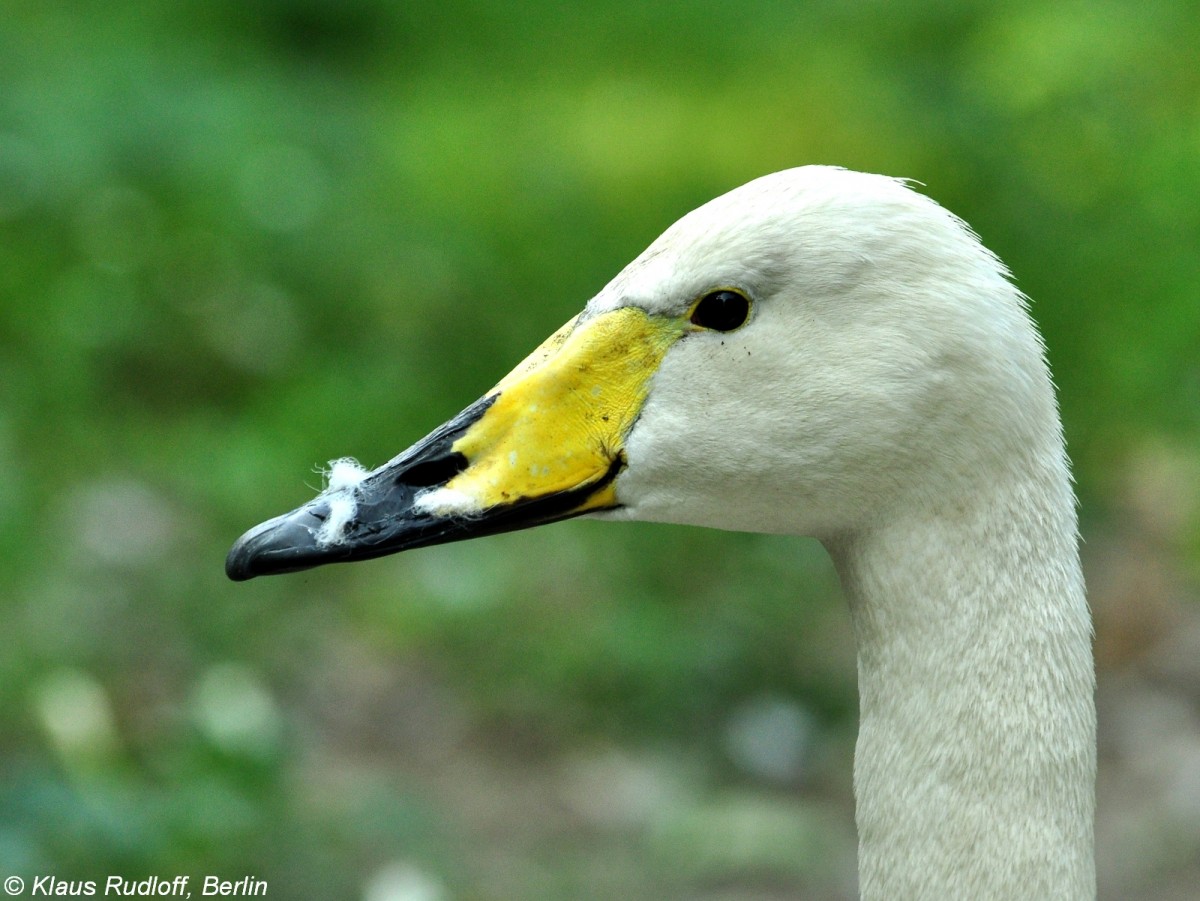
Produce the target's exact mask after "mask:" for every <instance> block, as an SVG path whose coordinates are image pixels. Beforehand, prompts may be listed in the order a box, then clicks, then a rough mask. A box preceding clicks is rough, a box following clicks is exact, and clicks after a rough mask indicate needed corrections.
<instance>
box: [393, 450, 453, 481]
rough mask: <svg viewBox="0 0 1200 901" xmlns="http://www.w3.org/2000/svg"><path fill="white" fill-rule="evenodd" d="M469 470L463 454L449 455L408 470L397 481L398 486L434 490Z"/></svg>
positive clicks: (426, 461)
mask: <svg viewBox="0 0 1200 901" xmlns="http://www.w3.org/2000/svg"><path fill="white" fill-rule="evenodd" d="M466 468H467V458H466V457H464V456H463V455H462V454H458V453H455V454H449V455H447V456H445V457H439V458H437V459H436V460H425V461H424V462H422V463H418V464H416V465H415V466H412V467H410V468H409V469H406V470H405V471H404V472H402V473H401V474H400V475H399V476H398V477H397V479H396V482H397V484H400V485H409V486H411V487H413V488H432V487H433V486H435V485H444V484H446V482H449V481H450V480H451V479H452V478H454V477H455V476H456V475H458V474H459V473H460V472H462V471H463V470H464V469H466Z"/></svg>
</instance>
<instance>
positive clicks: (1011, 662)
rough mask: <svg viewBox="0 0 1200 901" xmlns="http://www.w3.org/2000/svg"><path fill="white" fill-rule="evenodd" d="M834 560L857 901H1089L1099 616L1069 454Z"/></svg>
mask: <svg viewBox="0 0 1200 901" xmlns="http://www.w3.org/2000/svg"><path fill="white" fill-rule="evenodd" d="M1060 456H1061V454H1060ZM964 498H969V501H965V500H964ZM830 550H831V552H832V554H833V556H834V559H835V562H836V563H837V566H838V569H839V572H840V574H841V577H842V580H843V582H844V583H845V586H846V590H847V593H848V596H849V598H850V602H851V608H852V616H853V621H854V628H855V634H856V640H857V643H858V667H859V691H860V705H861V706H860V717H861V719H860V731H859V740H858V748H857V753H856V758H855V794H856V817H857V820H858V829H859V843H860V844H859V869H860V880H861V890H862V896H863V898H880V899H882V898H956V897H957V898H965V897H972V898H985V897H986V898H994V899H1008V898H1013V899H1016V898H1035V897H1036V898H1071V899H1077V898H1078V899H1083V898H1094V896H1095V866H1094V860H1093V837H1092V833H1093V825H1092V822H1093V812H1094V783H1095V706H1094V699H1093V691H1094V667H1093V662H1092V649H1091V619H1090V614H1089V612H1088V608H1087V603H1086V600H1085V597H1084V587H1083V579H1082V576H1081V574H1080V570H1079V558H1078V548H1077V537H1076V522H1075V507H1074V498H1073V496H1072V493H1071V489H1070V485H1069V481H1068V477H1067V475H1066V465H1065V461H1063V460H1061V459H1059V460H1056V461H1055V462H1054V464H1053V465H1050V466H1045V467H1042V469H1041V470H1039V469H1038V468H1037V467H1036V466H1035V465H1033V464H1030V466H1028V467H1024V468H1023V469H1022V471H1021V472H1020V473H1019V474H1017V475H1013V476H1010V477H1008V478H1006V479H1005V478H1002V479H1000V480H998V481H997V482H996V484H994V485H993V486H992V487H991V488H989V489H985V490H981V489H980V488H979V486H978V485H976V486H974V487H973V489H972V490H971V491H970V492H964V493H963V495H962V496H960V497H957V498H954V497H944V498H942V499H940V500H938V501H937V502H935V503H930V504H927V505H923V506H920V507H916V508H914V509H913V510H912V511H911V512H910V513H909V515H906V516H900V517H895V518H894V519H893V520H892V521H891V522H890V523H889V524H888V525H887V526H885V527H882V528H879V529H876V530H873V531H870V532H867V533H863V534H860V535H857V536H855V537H854V538H853V539H849V540H846V541H844V542H840V543H832V544H831V547H830Z"/></svg>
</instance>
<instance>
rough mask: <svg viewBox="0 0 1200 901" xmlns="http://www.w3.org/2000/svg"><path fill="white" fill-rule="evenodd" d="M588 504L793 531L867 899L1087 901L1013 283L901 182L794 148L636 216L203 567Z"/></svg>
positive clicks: (442, 531)
mask: <svg viewBox="0 0 1200 901" xmlns="http://www.w3.org/2000/svg"><path fill="white" fill-rule="evenodd" d="M579 515H590V516H593V517H601V518H605V519H611V520H651V521H660V522H673V523H687V524H693V525H701V526H710V527H716V528H721V529H734V530H748V531H756V532H771V533H787V534H795V535H809V536H815V537H816V538H818V539H819V540H820V541H821V542H822V543H823V544H824V546H825V547H826V549H827V550H828V552H829V554H830V555H831V557H832V559H833V561H834V564H835V566H836V569H837V571H838V575H839V578H840V580H841V582H842V585H843V587H844V591H845V594H846V596H847V597H848V600H849V608H850V613H851V616H852V620H853V627H854V634H855V641H856V645H857V653H858V676H859V694H860V727H859V735H858V742H857V746H856V752H855V760H854V789H855V804H856V810H855V814H856V824H857V828H858V836H859V855H858V860H859V888H860V892H861V894H862V897H863V898H869V899H889V901H892V899H938V901H942V899H950V898H964V899H965V898H970V899H985V898H986V899H1018V898H1019V899H1033V898H1037V899H1049V898H1054V899H1081V898H1093V897H1094V896H1095V865H1094V852H1093V812H1094V795H1095V789H1094V784H1095V766H1096V751H1095V748H1096V745H1095V705H1094V700H1093V690H1094V665H1093V660H1092V649H1091V639H1092V626H1091V619H1090V614H1089V611H1088V606H1087V602H1086V599H1085V594H1084V584H1083V578H1082V575H1081V572H1080V567H1079V556H1078V542H1077V525H1076V512H1075V498H1074V494H1073V490H1072V486H1071V477H1070V472H1069V465H1068V462H1067V458H1066V455H1065V450H1064V445H1063V438H1062V429H1061V425H1060V420H1059V415H1058V409H1057V401H1056V399H1055V394H1054V389H1053V385H1052V383H1051V380H1050V375H1049V371H1048V368H1047V364H1046V361H1045V354H1044V348H1043V345H1042V342H1041V339H1040V337H1039V335H1038V333H1037V331H1036V328H1035V326H1034V324H1033V322H1032V320H1031V319H1030V317H1029V315H1028V312H1027V309H1026V300H1025V298H1024V296H1023V295H1022V294H1021V293H1020V292H1019V291H1018V290H1017V289H1016V288H1015V287H1014V285H1013V284H1012V282H1011V280H1010V276H1009V273H1008V271H1007V270H1006V269H1005V267H1004V266H1003V264H1002V263H1001V262H1000V261H999V260H998V259H997V258H996V257H995V256H994V255H993V254H992V253H991V252H989V251H988V250H987V249H985V248H984V246H983V245H982V244H981V243H980V241H979V240H978V238H977V237H976V236H975V234H974V233H973V232H972V231H971V230H970V229H969V227H968V226H967V225H966V224H965V223H963V222H962V221H961V220H960V219H958V218H957V217H955V216H954V215H953V214H951V213H949V212H947V211H946V210H945V209H943V208H942V207H941V206H939V205H938V204H936V203H935V202H934V201H932V200H931V199H929V198H927V197H925V196H924V195H922V194H920V193H918V192H917V191H915V190H913V188H912V187H911V186H910V184H909V183H908V182H905V181H903V180H899V179H894V178H890V177H884V176H879V175H869V174H864V173H858V172H852V171H848V170H844V169H838V168H831V167H823V166H806V167H802V168H797V169H790V170H786V171H782V172H777V173H775V174H772V175H767V176H764V177H762V178H759V179H757V180H755V181H752V182H750V183H748V184H746V185H743V186H742V187H740V188H737V189H735V190H733V191H731V192H729V193H727V194H724V195H723V196H720V197H718V198H716V199H715V200H712V201H710V202H708V203H707V204H705V205H703V206H701V207H699V208H698V209H696V210H694V211H692V212H691V213H689V214H687V215H686V216H684V217H683V218H682V219H680V220H679V221H678V222H676V223H675V224H674V225H672V226H671V227H670V228H668V229H667V231H666V232H665V233H663V235H662V236H661V237H659V238H658V239H657V240H656V241H654V243H652V244H651V245H650V246H649V248H647V250H646V251H645V252H644V253H642V254H641V255H640V256H639V257H638V258H637V259H635V260H634V261H633V262H632V263H630V264H629V265H628V266H627V267H626V268H625V269H624V270H623V271H622V272H620V273H619V274H618V275H617V276H616V277H615V278H614V279H613V280H612V281H611V282H610V283H609V284H608V285H607V286H606V287H605V288H604V289H603V290H601V291H600V293H599V294H597V295H596V296H595V297H594V298H593V299H592V300H591V301H590V302H589V303H588V304H587V305H586V307H585V308H584V310H583V312H581V313H580V314H579V315H578V316H576V317H575V318H574V319H572V320H571V321H570V322H568V323H567V324H566V325H565V326H563V328H561V329H560V330H559V331H557V332H556V333H554V334H553V335H552V336H551V337H550V338H549V339H548V340H547V341H546V342H545V343H543V344H542V345H541V346H540V347H539V348H538V349H537V350H535V351H534V353H532V354H531V355H530V356H529V357H528V358H527V359H526V360H525V361H524V362H523V363H521V364H520V365H518V366H517V368H516V369H514V370H513V372H512V373H511V374H510V375H508V376H507V377H505V378H504V379H503V380H502V381H500V382H499V384H497V385H496V387H495V388H493V389H492V390H491V391H489V392H488V393H487V394H486V395H485V396H484V397H483V398H482V399H481V400H479V401H478V402H476V403H475V404H473V405H471V406H470V407H468V408H467V409H466V410H464V411H463V412H462V413H460V414H459V415H458V416H456V417H455V418H453V419H451V420H449V421H448V422H447V423H445V424H444V425H442V426H441V427H440V428H438V429H436V430H435V431H433V432H432V433H431V434H430V435H429V436H428V437H426V438H425V439H423V440H422V441H419V442H417V443H416V444H414V445H413V446H412V447H410V448H409V449H408V450H406V451H404V452H403V453H401V454H399V455H398V456H396V457H395V458H394V459H393V460H391V461H390V462H388V463H387V464H385V465H384V466H381V467H379V468H378V469H376V470H374V471H372V472H369V473H368V472H366V471H365V470H364V469H362V468H360V467H359V466H358V465H357V464H356V463H354V462H353V461H349V460H344V461H339V462H338V463H337V464H335V465H334V467H333V469H332V470H331V474H330V479H329V485H328V487H327V488H326V489H325V491H323V492H322V494H321V495H319V496H318V497H317V498H315V499H314V500H312V501H310V502H309V503H306V504H304V505H303V506H301V507H300V508H298V509H296V510H294V511H292V512H290V513H286V514H284V515H282V516H279V517H276V518H274V519H272V520H270V521H268V522H265V523H263V524H261V525H259V526H257V527H256V528H254V529H251V530H250V531H249V532H247V533H246V534H245V535H244V536H242V537H241V538H240V539H239V540H238V542H237V543H236V544H235V545H234V547H233V549H232V550H231V551H230V554H229V557H228V560H227V562H226V572H227V573H228V575H229V576H230V577H231V578H233V579H235V580H242V579H247V578H251V577H253V576H257V575H263V574H270V573H279V572H288V571H293V570H298V569H304V568H307V567H311V566H317V565H321V564H324V563H330V562H336V561H349V560H358V559H365V558H371V557H377V556H380V555H383V554H389V553H393V552H395V551H399V550H404V549H407V548H413V547H419V546H422V545H430V544H437V543H440V542H447V541H454V540H458V539H462V538H470V537H475V536H479V535H487V534H491V533H496V532H502V531H506V530H510V529H520V528H525V527H528V526H531V525H537V524H541V523H548V522H552V521H556V520H561V519H565V518H567V517H573V516H579Z"/></svg>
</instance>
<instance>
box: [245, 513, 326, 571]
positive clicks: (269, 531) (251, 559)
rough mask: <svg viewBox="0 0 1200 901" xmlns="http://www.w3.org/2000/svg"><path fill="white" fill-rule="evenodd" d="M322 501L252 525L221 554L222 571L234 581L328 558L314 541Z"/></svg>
mask: <svg viewBox="0 0 1200 901" xmlns="http://www.w3.org/2000/svg"><path fill="white" fill-rule="evenodd" d="M322 506H323V505H316V504H309V505H307V506H304V507H301V508H300V509H298V510H293V511H292V512H291V513H285V514H284V515H283V516H277V517H275V518H274V519H272V520H268V521H267V522H264V523H262V524H260V525H257V526H255V527H254V528H253V529H251V530H250V531H248V532H247V533H246V534H245V535H243V536H242V537H241V538H239V539H238V540H237V541H236V542H234V545H233V547H232V548H230V550H229V556H227V557H226V558H225V575H227V576H229V578H231V579H233V581H235V582H244V581H246V580H247V579H253V578H254V577H255V576H270V575H275V574H277V573H289V572H296V571H298V570H301V569H309V568H310V567H313V566H319V565H320V564H322V563H326V562H328V561H329V552H328V550H327V549H326V548H324V547H322V545H321V544H319V543H318V541H317V535H318V533H319V531H320V529H321V526H322V524H323V523H324V521H325V520H324V515H323V514H327V512H328V508H325V510H324V511H322V509H321V507H322Z"/></svg>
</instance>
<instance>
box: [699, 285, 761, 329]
mask: <svg viewBox="0 0 1200 901" xmlns="http://www.w3.org/2000/svg"><path fill="white" fill-rule="evenodd" d="M749 315H750V301H749V300H747V299H746V297H745V296H744V295H742V294H739V293H738V292H737V291H729V290H722V291H713V292H712V293H711V294H705V295H704V296H703V297H702V298H700V302H699V303H698V304H696V306H695V307H694V308H693V309H692V322H693V323H694V324H695V325H698V326H700V327H701V328H710V329H712V330H713V331H717V332H732V331H733V330H734V329H735V328H740V327H741V326H742V325H744V324H745V322H746V317H747V316H749Z"/></svg>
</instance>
